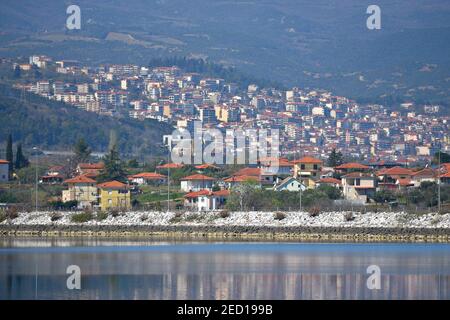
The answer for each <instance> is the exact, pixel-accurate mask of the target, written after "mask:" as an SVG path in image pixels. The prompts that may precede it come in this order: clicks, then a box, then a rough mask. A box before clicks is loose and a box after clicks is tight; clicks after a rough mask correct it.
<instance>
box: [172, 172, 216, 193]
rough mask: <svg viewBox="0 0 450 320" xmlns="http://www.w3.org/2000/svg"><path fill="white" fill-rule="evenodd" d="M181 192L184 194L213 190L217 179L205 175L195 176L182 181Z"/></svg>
mask: <svg viewBox="0 0 450 320" xmlns="http://www.w3.org/2000/svg"><path fill="white" fill-rule="evenodd" d="M180 181H181V186H180V187H181V190H182V191H184V192H192V191H200V190H205V189H206V190H212V188H213V184H214V182H215V181H216V179H215V178H212V177H208V176H205V175H203V174H194V175H191V176H187V177H184V178H182V179H180Z"/></svg>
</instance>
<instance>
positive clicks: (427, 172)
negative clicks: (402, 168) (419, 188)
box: [412, 168, 436, 177]
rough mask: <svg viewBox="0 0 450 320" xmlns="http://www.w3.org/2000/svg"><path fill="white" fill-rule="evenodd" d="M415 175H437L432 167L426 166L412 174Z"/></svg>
mask: <svg viewBox="0 0 450 320" xmlns="http://www.w3.org/2000/svg"><path fill="white" fill-rule="evenodd" d="M412 175H413V176H414V177H435V176H436V172H435V171H434V170H433V169H431V168H425V169H422V170H420V171H417V172H414V173H413V174H412Z"/></svg>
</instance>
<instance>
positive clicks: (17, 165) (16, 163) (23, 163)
mask: <svg viewBox="0 0 450 320" xmlns="http://www.w3.org/2000/svg"><path fill="white" fill-rule="evenodd" d="M5 159H6V161H9V179H11V178H12V175H13V172H14V170H20V169H22V168H25V167H28V166H29V164H30V162H29V161H28V159H27V158H26V157H25V156H24V154H23V151H22V144H20V143H18V144H17V147H16V157H15V160H14V153H13V139H12V135H11V134H9V135H8V138H7V139H6V156H5Z"/></svg>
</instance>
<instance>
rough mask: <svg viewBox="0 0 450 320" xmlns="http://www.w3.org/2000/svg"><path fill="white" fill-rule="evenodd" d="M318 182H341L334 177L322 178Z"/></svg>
mask: <svg viewBox="0 0 450 320" xmlns="http://www.w3.org/2000/svg"><path fill="white" fill-rule="evenodd" d="M319 183H331V184H341V180H338V179H335V178H322V179H320V180H319Z"/></svg>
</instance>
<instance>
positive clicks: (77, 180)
mask: <svg viewBox="0 0 450 320" xmlns="http://www.w3.org/2000/svg"><path fill="white" fill-rule="evenodd" d="M64 183H73V184H76V183H96V181H95V180H94V179H91V178H89V177H87V176H85V175H81V176H77V177H75V178H72V179H67V180H65V181H64Z"/></svg>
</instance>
